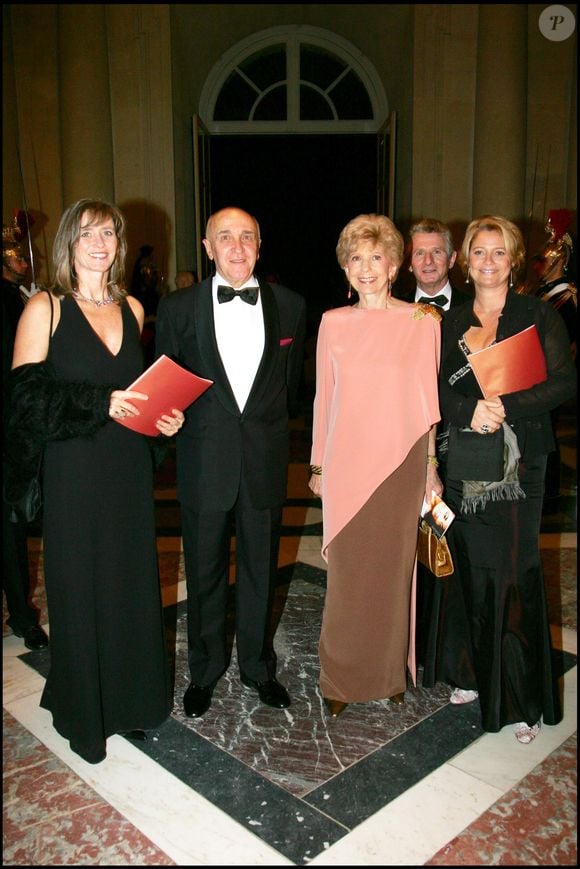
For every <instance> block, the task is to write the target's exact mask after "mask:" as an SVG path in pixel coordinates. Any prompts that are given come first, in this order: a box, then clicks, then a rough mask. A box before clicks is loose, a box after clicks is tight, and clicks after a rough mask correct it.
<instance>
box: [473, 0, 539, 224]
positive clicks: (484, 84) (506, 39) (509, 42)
mask: <svg viewBox="0 0 580 869" xmlns="http://www.w3.org/2000/svg"><path fill="white" fill-rule="evenodd" d="M526 10H527V7H526V6H525V5H518V6H516V5H515V4H514V5H511V4H510V5H507V4H500V5H492V4H487V3H482V4H480V5H479V25H478V41H477V84H476V95H475V140H474V157H473V215H472V216H473V217H477V216H480V215H482V214H490V213H491V214H499V215H502V216H504V217H507V218H509V219H510V220H520V219H522V218H523V216H524V214H525V203H524V198H525V179H526V105H527V11H526Z"/></svg>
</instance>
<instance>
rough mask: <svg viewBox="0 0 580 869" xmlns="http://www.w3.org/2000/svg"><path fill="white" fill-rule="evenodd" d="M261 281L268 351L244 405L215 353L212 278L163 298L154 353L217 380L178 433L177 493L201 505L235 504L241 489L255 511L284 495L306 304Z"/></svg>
mask: <svg viewBox="0 0 580 869" xmlns="http://www.w3.org/2000/svg"><path fill="white" fill-rule="evenodd" d="M259 284H260V295H261V300H262V311H263V315H264V333H265V342H264V353H263V356H262V360H261V362H260V365H259V368H258V371H257V374H256V377H255V380H254V383H253V386H252V389H251V391H250V395H249V397H248V400H247V402H246V406H245V408H244V410H243V411H240V409H239V407H238V404H237V402H236V399H235V397H234V394H233V392H232V389H231V387H230V383H229V380H228V378H227V376H226V372H225V369H224V366H223V364H222V361H221V357H220V355H219V351H218V346H217V342H216V336H215V326H214V317H213V303H212V293H211V288H212V278H207V279H206V280H205V281H203V282H202V283H201V284H197V285H196V286H194V287H187V288H185V289H183V290H176V291H175V292H173V293H171V294H170V295H168V296H165V297H164V298H163V300H162V301H161V303H160V305H159V309H158V312H157V321H156V353H157V356H159V355H161V354H162V353H165V354H166V355H167V356H170V357H171V358H173V359H174V360H175V361H176V362H179V363H180V364H182V365H184V366H185V367H186V368H188V369H190V370H191V371H193V372H194V373H195V374H198V375H200V376H201V377H207V378H210V379H211V380H213V381H214V384H213V386H211V387H210V388H209V389H208V390H207V392H205V393H204V395H202V396H201V398H199V399H198V400H197V401H196V402H194V403H193V404H192V405H191V406H190V407H189V408H188V410H187V411H186V421H185V424H184V426H183V428H182V429H181V431H180V433H179V435H178V436H177V491H178V498H179V500H180V501H181V503H183V504H186V505H187V506H189V507H192V508H193V509H195V510H198V511H204V510H208V511H209V510H229V509H231V508H232V507H233V505H234V503H235V501H236V499H237V497H238V494H239V492H240V490H241V488H242V487H243V490H244V493H245V494H247V496H248V497H249V499H250V502H251V504H252V506H253V507H255V508H256V509H266V508H274V507H280V506H281V505H282V504H283V503H284V500H285V497H286V485H287V475H288V459H289V432H288V414H289V409H290V410H291V409H292V408H293V405H294V402H295V400H296V394H297V391H298V386H299V382H300V376H301V372H302V363H303V349H304V338H305V332H306V303H305V301H304V299H303V298H302V296H300V295H299V294H298V293H295V292H293V291H292V290H289V289H288V288H287V287H282V286H279V285H270V284H268V283H266V282H265V281H262V280H260V281H259ZM229 304H232V302H230V303H229Z"/></svg>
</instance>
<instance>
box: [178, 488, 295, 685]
mask: <svg viewBox="0 0 580 869" xmlns="http://www.w3.org/2000/svg"><path fill="white" fill-rule="evenodd" d="M181 520H182V533H183V551H184V558H185V573H186V584H187V636H188V647H189V653H188V661H189V670H190V673H191V679H192V681H193V682H194V683H195V684H196V685H202V686H206V685H213V684H214V683H215V682H216V681H217V680H218V679H219V678H220V676H221V675H223V673H224V672H225V670H226V669H227V667H228V665H229V660H228V644H227V606H228V586H229V574H230V543H231V536H232V532H233V530H234V529H235V535H236V551H235V633H236V649H237V656H238V667H239V670H240V673H241V674H243V675H244V676H246V677H248V678H249V679H252V680H254V681H258V682H262V681H265V680H267V679H271V678H272V677H273V676H274V675H275V672H276V657H275V653H274V648H273V643H272V637H271V635H270V620H271V615H272V603H273V597H274V589H275V582H276V573H277V569H278V549H279V542H280V526H281V520H282V508H281V507H279V508H275V509H266V510H256V509H254V508H253V507H251V506H249V505H248V504H244V503H242V501H241V500H238V503H237V504H236V505H235V506H234V508H233V509H232V510H228V511H224V512H220V511H212V512H198V511H196V510H193V509H190V508H189V507H187V506H183V505H182V508H181Z"/></svg>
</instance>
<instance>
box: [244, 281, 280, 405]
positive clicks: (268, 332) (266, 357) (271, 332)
mask: <svg viewBox="0 0 580 869" xmlns="http://www.w3.org/2000/svg"><path fill="white" fill-rule="evenodd" d="M259 284H260V297H261V300H262V314H263V316H264V352H263V354H262V359H261V361H260V365H259V366H258V370H257V372H256V376H255V378H254V382H253V384H252V389H251V390H250V394H249V396H248V400H247V402H246V407H245V408H244V412H246V411H248V410H251V409H252V407H253V406H254V405H255V404H259V403H260V400H261V397H262V395H263V393H264V390H265V389H266V387H267V385H268V383H269V381H270V377H271V375H272V372H273V371H275V370H276V365H277V363H278V354H279V350H280V347H279V345H280V317H279V314H278V306H277V304H276V299H275V298H274V293H273V292H272V290H271V288H270V286H269V284H267V283H264V282H263V281H259Z"/></svg>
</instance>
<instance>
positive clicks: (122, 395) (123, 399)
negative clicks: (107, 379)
mask: <svg viewBox="0 0 580 869" xmlns="http://www.w3.org/2000/svg"><path fill="white" fill-rule="evenodd" d="M133 398H137V399H139V401H147V399H148V398H149V396H148V395H145V393H144V392H134V391H133V390H130V389H115V391H114V392H112V393H111V403H110V404H109V416H110V417H111V418H112V419H123V417H125V416H139V413H140V411H139V408H137V407H135V405H134V404H131V399H133Z"/></svg>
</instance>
